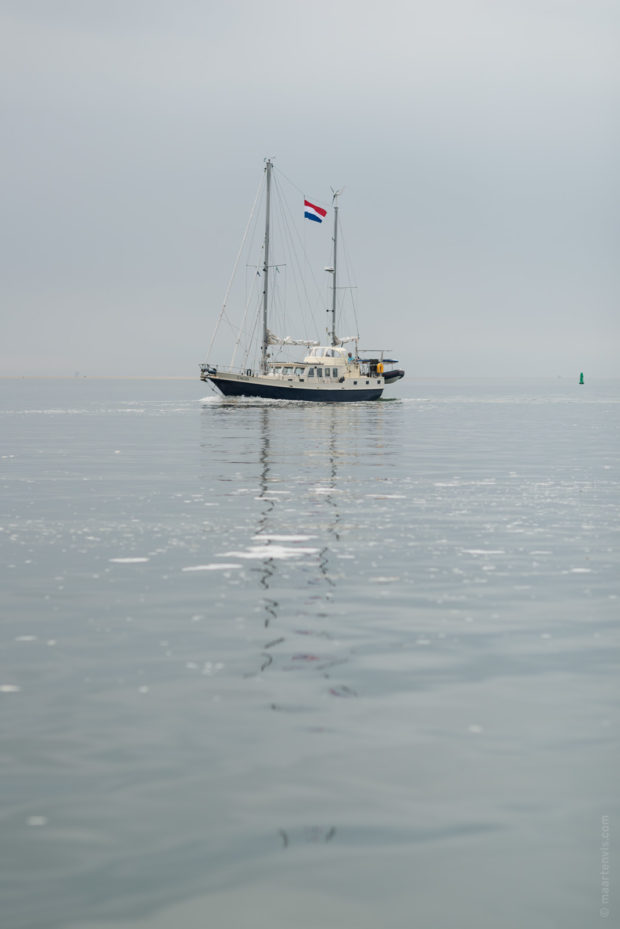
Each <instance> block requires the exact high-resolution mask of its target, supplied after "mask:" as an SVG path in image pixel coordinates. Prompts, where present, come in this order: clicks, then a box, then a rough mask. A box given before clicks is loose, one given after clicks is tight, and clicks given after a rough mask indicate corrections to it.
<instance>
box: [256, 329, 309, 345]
mask: <svg viewBox="0 0 620 929" xmlns="http://www.w3.org/2000/svg"><path fill="white" fill-rule="evenodd" d="M267 344H268V345H318V344H319V343H318V342H313V341H312V339H291V337H290V335H287V336H285V337H284V338H283V339H282V338H281V337H280V336H279V335H276V334H275V332H272V331H271V329H268V330H267Z"/></svg>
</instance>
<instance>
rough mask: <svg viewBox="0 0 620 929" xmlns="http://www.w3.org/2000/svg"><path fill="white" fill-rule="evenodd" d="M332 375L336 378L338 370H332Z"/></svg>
mask: <svg viewBox="0 0 620 929" xmlns="http://www.w3.org/2000/svg"><path fill="white" fill-rule="evenodd" d="M332 374H333V376H334V377H338V368H332Z"/></svg>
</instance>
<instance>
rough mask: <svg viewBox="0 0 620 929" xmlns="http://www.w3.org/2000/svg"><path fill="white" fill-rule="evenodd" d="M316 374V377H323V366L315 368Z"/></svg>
mask: <svg viewBox="0 0 620 929" xmlns="http://www.w3.org/2000/svg"><path fill="white" fill-rule="evenodd" d="M316 376H317V377H323V368H317V369H316Z"/></svg>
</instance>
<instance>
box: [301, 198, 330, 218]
mask: <svg viewBox="0 0 620 929" xmlns="http://www.w3.org/2000/svg"><path fill="white" fill-rule="evenodd" d="M304 216H305V217H306V219H311V220H312V222H314V223H322V222H323V217H324V216H327V210H324V209H323V207H320V206H315V205H314V203H310V201H309V200H304Z"/></svg>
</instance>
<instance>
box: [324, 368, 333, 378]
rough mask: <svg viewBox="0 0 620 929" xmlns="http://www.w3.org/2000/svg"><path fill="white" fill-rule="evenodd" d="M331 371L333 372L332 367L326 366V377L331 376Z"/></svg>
mask: <svg viewBox="0 0 620 929" xmlns="http://www.w3.org/2000/svg"><path fill="white" fill-rule="evenodd" d="M331 373H332V369H331V368H325V377H331Z"/></svg>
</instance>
